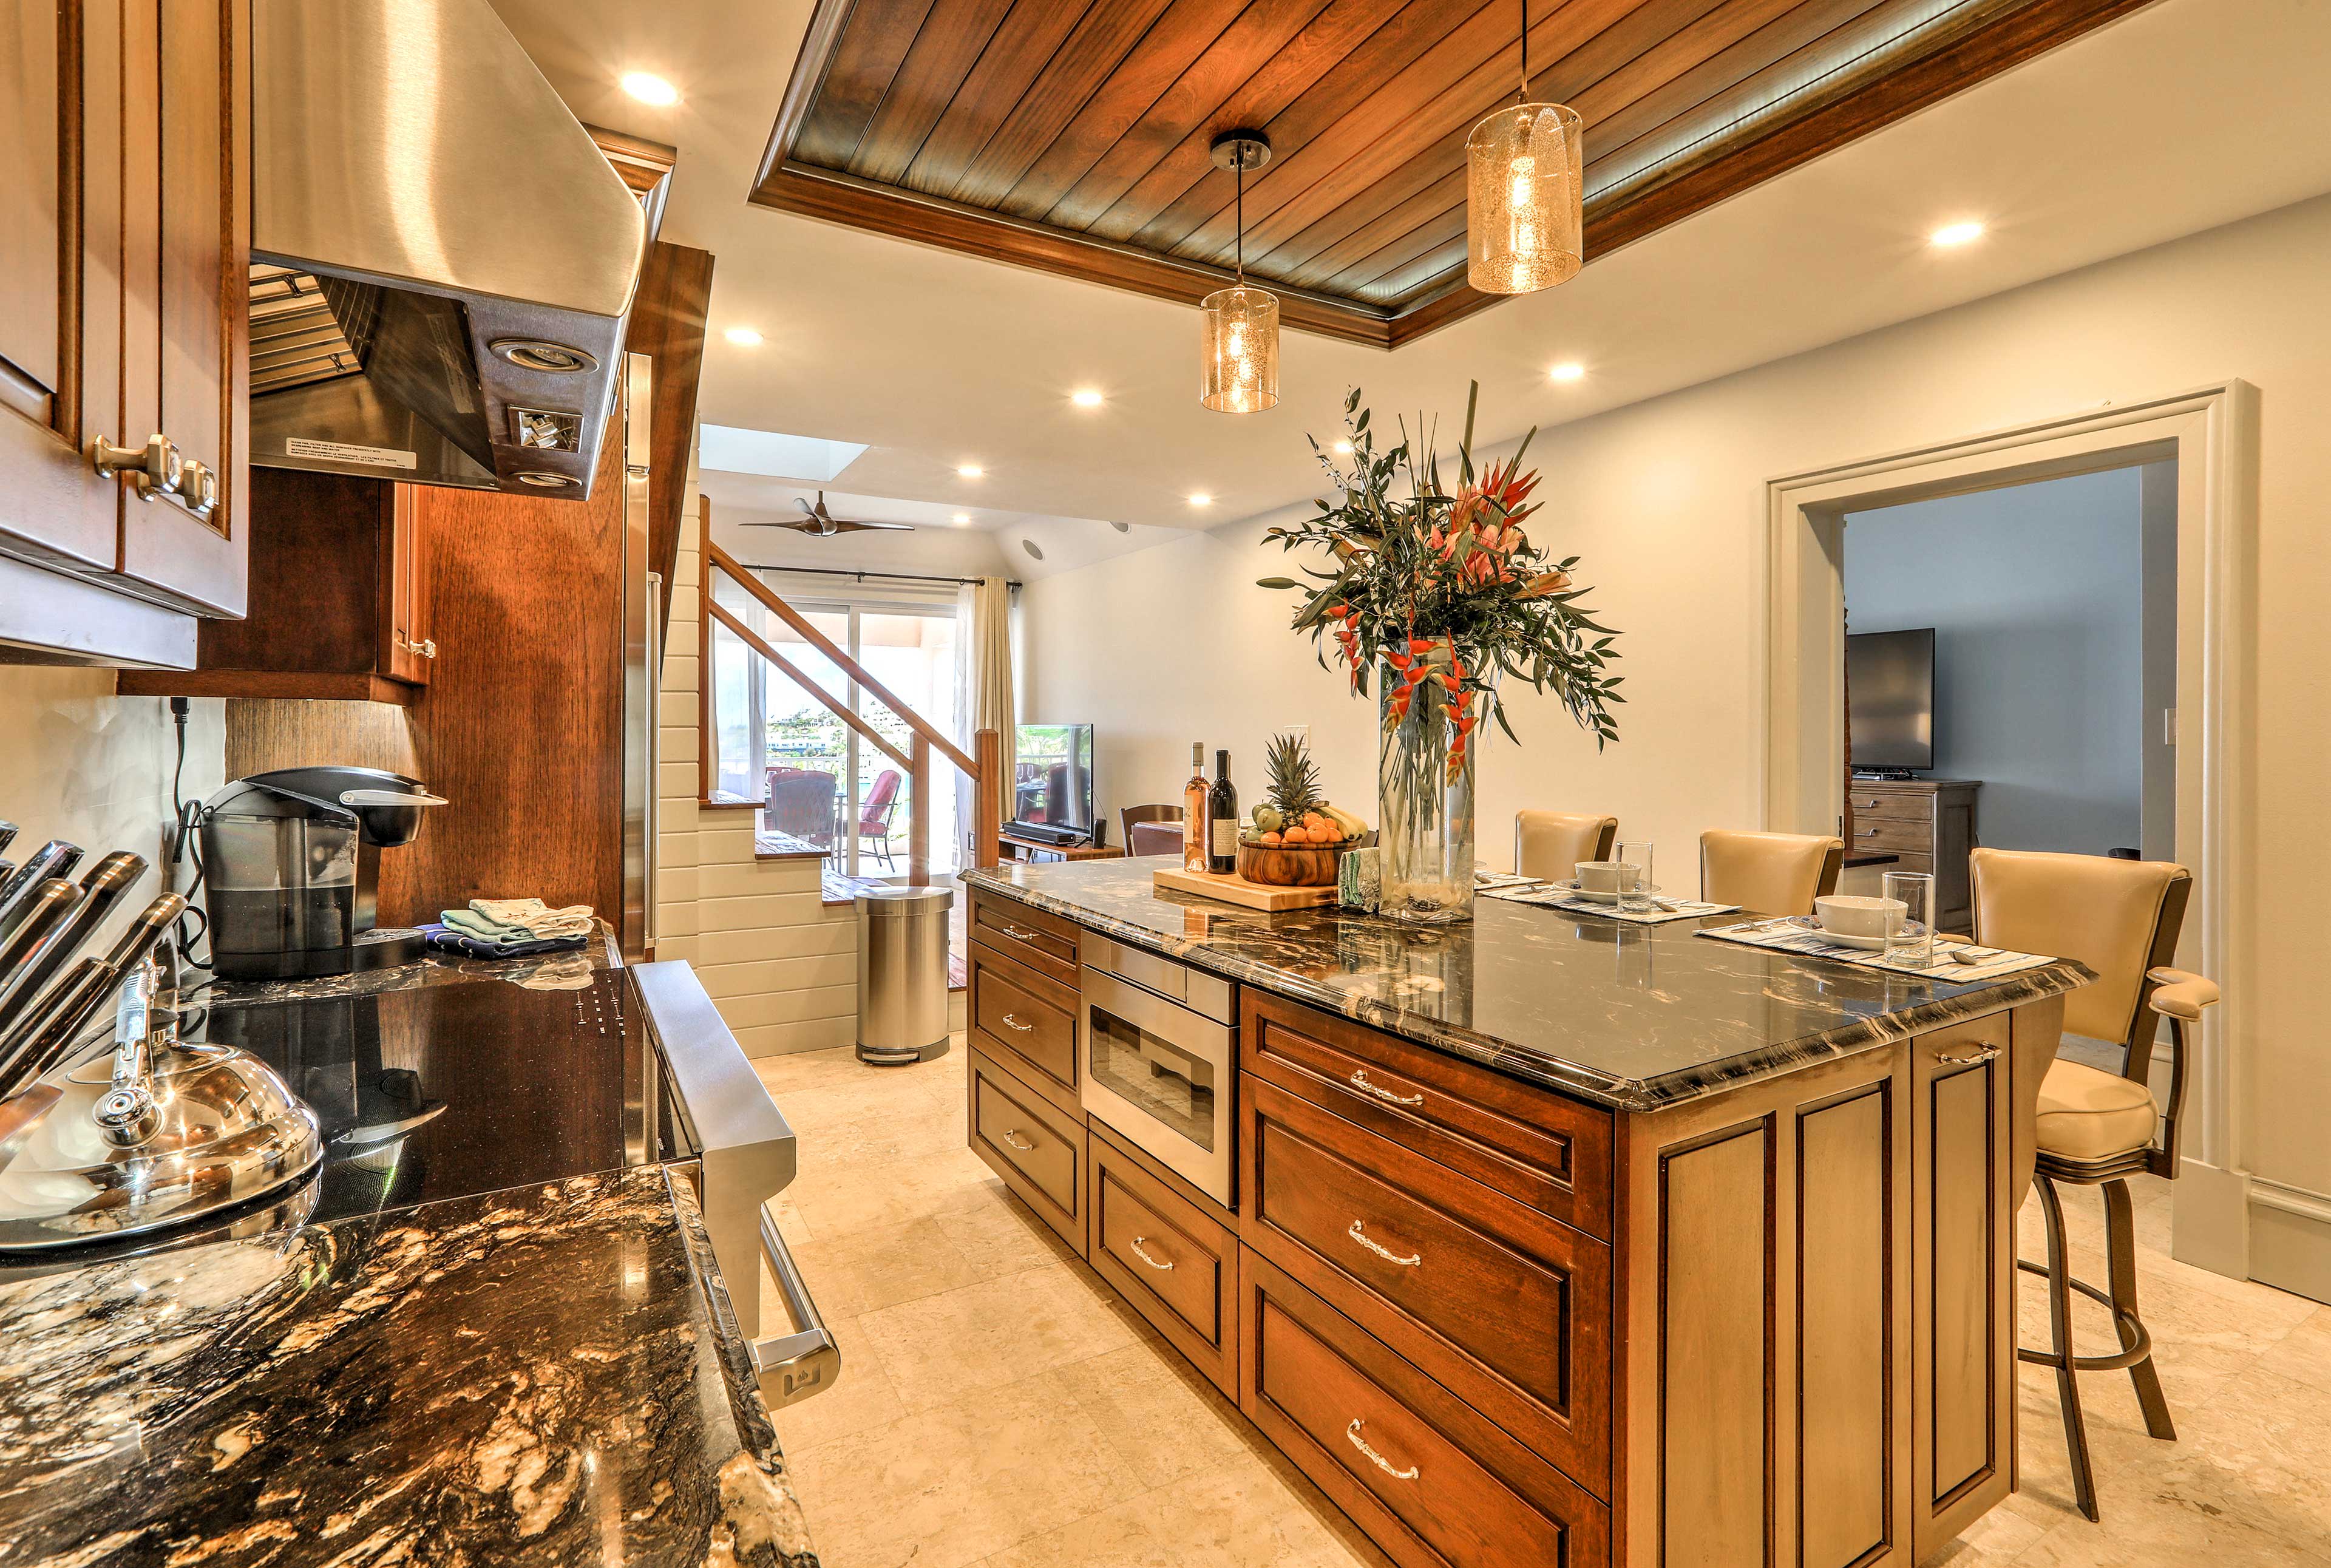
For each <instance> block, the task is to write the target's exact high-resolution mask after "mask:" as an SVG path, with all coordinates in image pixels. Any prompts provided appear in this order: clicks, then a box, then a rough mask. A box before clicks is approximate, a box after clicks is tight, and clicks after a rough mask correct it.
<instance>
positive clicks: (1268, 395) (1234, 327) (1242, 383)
mask: <svg viewBox="0 0 2331 1568" xmlns="http://www.w3.org/2000/svg"><path fill="white" fill-rule="evenodd" d="M1213 156H1214V162H1215V164H1216V165H1218V166H1221V167H1223V168H1226V169H1230V170H1232V171H1234V172H1235V173H1236V174H1237V176H1238V206H1237V222H1238V281H1237V282H1236V283H1234V284H1233V285H1232V286H1231V287H1230V288H1227V289H1217V290H1214V291H1213V293H1211V294H1209V295H1207V296H1206V297H1205V298H1204V299H1201V300H1200V301H1199V302H1198V308H1199V309H1200V310H1201V311H1202V312H1204V334H1203V336H1202V337H1201V338H1200V341H1199V355H1200V361H1199V370H1200V374H1199V385H1198V401H1199V402H1200V403H1203V404H1205V405H1206V406H1207V407H1208V408H1211V409H1213V411H1214V412H1215V413H1261V412H1262V411H1263V410H1264V409H1266V408H1269V407H1270V406H1271V405H1272V404H1276V403H1277V402H1278V401H1279V299H1278V296H1276V295H1274V294H1271V293H1270V292H1269V291H1267V290H1261V289H1257V288H1253V287H1251V285H1249V283H1248V282H1247V280H1246V171H1247V170H1249V169H1259V168H1261V166H1263V165H1265V164H1267V163H1269V162H1270V138H1268V137H1266V136H1264V135H1263V134H1262V132H1261V131H1259V130H1232V131H1224V132H1223V134H1222V135H1220V136H1218V137H1216V138H1214V147H1213Z"/></svg>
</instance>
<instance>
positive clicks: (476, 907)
mask: <svg viewBox="0 0 2331 1568" xmlns="http://www.w3.org/2000/svg"><path fill="white" fill-rule="evenodd" d="M470 913H471V914H473V915H476V916H479V917H481V918H483V919H486V920H490V921H491V922H493V923H494V924H495V925H497V926H504V927H517V928H518V929H520V930H523V931H525V932H527V933H528V935H529V936H535V937H537V938H542V937H549V936H589V935H590V934H591V929H592V919H591V906H590V905H588V904H569V905H568V906H567V907H566V908H564V909H554V908H551V907H550V906H549V905H547V904H546V903H544V902H543V901H542V900H541V899H539V898H472V899H471V900H470Z"/></svg>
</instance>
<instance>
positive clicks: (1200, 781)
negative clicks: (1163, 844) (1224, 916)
mask: <svg viewBox="0 0 2331 1568" xmlns="http://www.w3.org/2000/svg"><path fill="white" fill-rule="evenodd" d="M1206 861H1207V855H1206V745H1205V742H1204V741H1199V740H1194V741H1192V742H1191V743H1190V782H1189V783H1188V784H1184V785H1183V786H1182V869H1183V870H1185V871H1203V870H1205V869H1206Z"/></svg>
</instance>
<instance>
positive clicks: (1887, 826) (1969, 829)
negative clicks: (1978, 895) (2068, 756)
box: [1846, 774, 1983, 931]
mask: <svg viewBox="0 0 2331 1568" xmlns="http://www.w3.org/2000/svg"><path fill="white" fill-rule="evenodd" d="M1982 788H1983V785H1982V784H1980V783H1979V782H1977V781H1976V780H1974V779H1950V778H1913V779H1877V778H1867V777H1864V776H1862V775H1860V774H1855V775H1854V778H1853V781H1852V784H1851V787H1850V788H1849V789H1848V790H1847V792H1846V801H1847V805H1848V808H1849V809H1850V810H1851V813H1852V815H1853V841H1852V842H1851V844H1850V845H1849V846H1847V849H1846V853H1847V855H1848V856H1849V857H1851V856H1852V855H1855V854H1857V853H1862V852H1870V851H1875V852H1877V853H1881V854H1890V855H1893V856H1895V857H1896V864H1894V865H1893V866H1891V867H1889V868H1888V869H1889V870H1899V871H1926V872H1928V873H1930V874H1931V875H1932V876H1933V877H1934V879H1935V918H1936V920H1937V921H1938V922H1939V923H1940V925H1941V927H1942V929H1944V930H1946V931H1965V930H1967V929H1969V927H1970V922H1972V921H1973V919H1974V889H1973V887H1972V885H1971V882H1970V879H1969V877H1968V872H1967V851H1970V850H1972V849H1974V847H1975V845H1977V844H1979V843H1981V842H1982V840H1981V839H1980V838H1978V837H1977V836H1976V833H1975V821H1974V802H1975V793H1976V792H1977V791H1978V790H1980V789H1982Z"/></svg>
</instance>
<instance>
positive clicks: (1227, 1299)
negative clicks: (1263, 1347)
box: [1085, 1122, 1239, 1400]
mask: <svg viewBox="0 0 2331 1568" xmlns="http://www.w3.org/2000/svg"><path fill="white" fill-rule="evenodd" d="M1086 1149H1087V1155H1086V1159H1085V1174H1086V1180H1085V1190H1086V1192H1087V1193H1089V1194H1090V1202H1089V1210H1090V1212H1089V1214H1088V1216H1087V1219H1086V1224H1085V1243H1086V1246H1085V1255H1086V1257H1087V1259H1089V1261H1090V1262H1091V1264H1092V1266H1093V1271H1094V1272H1095V1273H1097V1274H1099V1276H1100V1277H1101V1278H1104V1279H1106V1280H1108V1282H1109V1283H1110V1284H1111V1285H1113V1286H1115V1287H1117V1289H1118V1294H1119V1295H1121V1296H1123V1297H1125V1299H1126V1302H1127V1305H1128V1306H1130V1307H1132V1308H1133V1309H1134V1310H1135V1311H1136V1312H1138V1313H1139V1314H1141V1316H1143V1317H1144V1318H1146V1320H1147V1321H1148V1323H1149V1326H1151V1327H1153V1328H1155V1329H1156V1330H1157V1332H1158V1333H1160V1334H1162V1335H1165V1336H1166V1339H1168V1340H1169V1341H1171V1342H1172V1343H1173V1345H1174V1348H1175V1349H1176V1350H1178V1351H1180V1352H1181V1353H1182V1354H1184V1355H1185V1356H1186V1357H1188V1358H1189V1361H1190V1364H1192V1365H1193V1366H1195V1367H1196V1368H1197V1369H1198V1370H1199V1371H1200V1372H1203V1373H1205V1374H1206V1376H1207V1377H1209V1378H1211V1379H1212V1380H1213V1384H1214V1386H1215V1387H1216V1388H1219V1389H1221V1390H1222V1391H1223V1393H1224V1394H1225V1395H1227V1396H1228V1397H1229V1398H1231V1399H1233V1400H1234V1399H1236V1398H1238V1270H1239V1262H1238V1233H1237V1232H1236V1231H1232V1229H1231V1228H1230V1227H1229V1226H1228V1225H1226V1224H1224V1223H1223V1221H1222V1220H1220V1219H1217V1218H1216V1216H1217V1215H1219V1214H1221V1213H1222V1212H1223V1211H1221V1210H1220V1209H1217V1208H1215V1207H1214V1206H1213V1203H1212V1202H1209V1201H1208V1200H1207V1198H1206V1197H1205V1195H1204V1193H1200V1192H1199V1191H1198V1190H1197V1189H1196V1188H1194V1187H1193V1186H1191V1185H1190V1184H1189V1183H1186V1182H1185V1181H1183V1180H1182V1179H1181V1178H1180V1177H1178V1176H1175V1174H1172V1173H1171V1172H1169V1171H1167V1170H1166V1169H1165V1168H1164V1167H1163V1166H1160V1165H1158V1164H1156V1162H1154V1161H1152V1160H1151V1159H1150V1158H1149V1157H1148V1156H1147V1155H1144V1154H1142V1153H1141V1152H1140V1151H1139V1150H1137V1149H1136V1148H1134V1147H1133V1146H1132V1145H1130V1144H1126V1143H1122V1142H1120V1141H1119V1140H1118V1139H1117V1138H1115V1137H1113V1136H1110V1134H1109V1133H1108V1129H1107V1128H1106V1127H1104V1126H1102V1125H1100V1124H1099V1123H1097V1122H1096V1123H1093V1124H1091V1126H1089V1129H1088V1134H1087V1139H1086Z"/></svg>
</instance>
